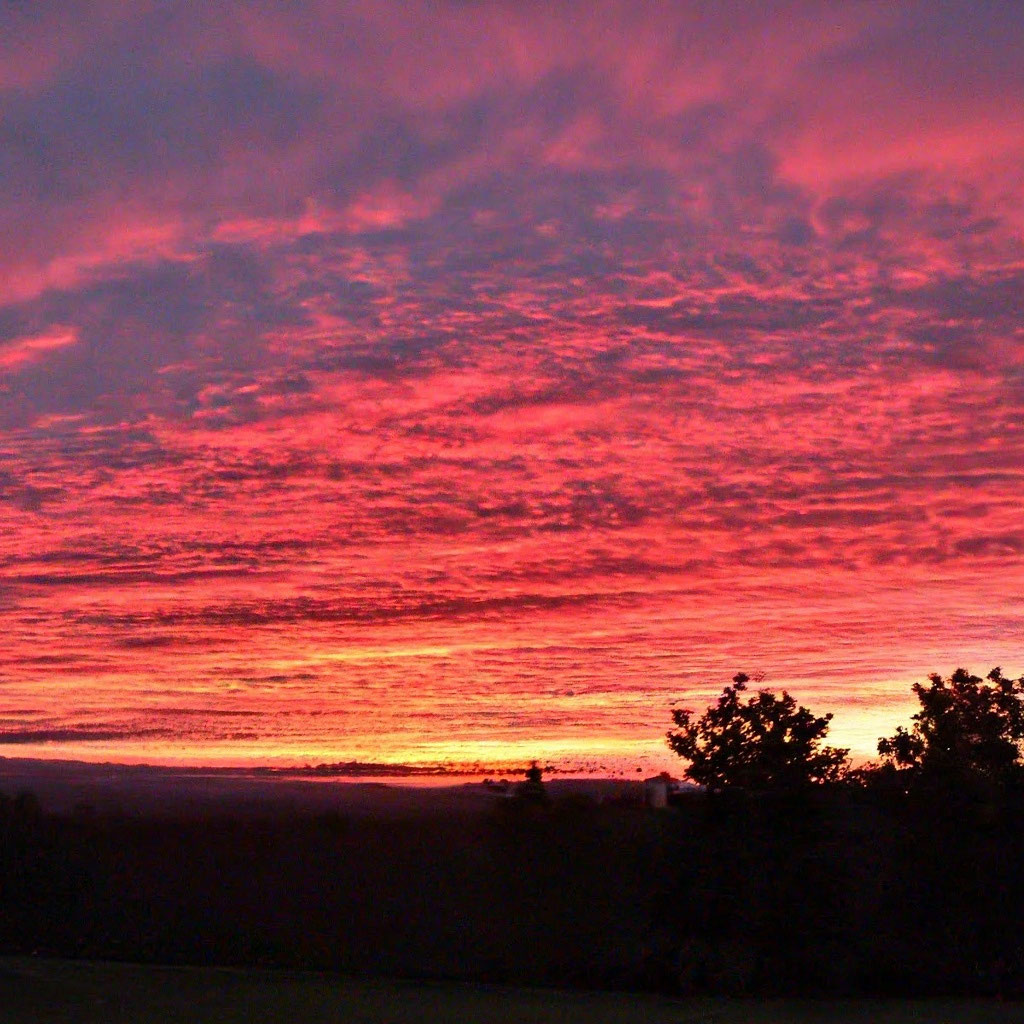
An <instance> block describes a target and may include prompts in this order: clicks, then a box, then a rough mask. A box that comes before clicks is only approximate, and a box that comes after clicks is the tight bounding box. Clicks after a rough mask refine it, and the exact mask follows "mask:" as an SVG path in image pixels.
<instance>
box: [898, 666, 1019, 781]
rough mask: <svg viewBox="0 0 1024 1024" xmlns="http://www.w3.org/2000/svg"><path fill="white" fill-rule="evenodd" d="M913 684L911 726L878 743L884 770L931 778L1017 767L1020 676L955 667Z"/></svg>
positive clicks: (1000, 775) (1005, 772) (998, 773)
mask: <svg viewBox="0 0 1024 1024" xmlns="http://www.w3.org/2000/svg"><path fill="white" fill-rule="evenodd" d="M928 680H929V681H928V683H927V684H925V683H915V684H914V693H915V694H916V695H917V699H918V701H919V703H920V705H921V710H920V711H918V712H917V714H916V715H914V716H913V719H912V721H913V723H914V724H913V726H912V728H911V729H909V730H907V729H904V728H902V727H900V728H898V729H897V730H896V733H895V735H893V736H890V737H885V738H882V739H880V740H879V741H878V753H879V754H881V755H882V758H883V764H884V766H886V767H889V768H896V769H904V770H911V771H914V772H916V773H919V774H924V775H930V776H975V777H983V778H988V779H992V780H1002V779H1006V778H1008V777H1009V776H1010V775H1011V774H1012V773H1014V772H1015V771H1019V770H1020V769H1021V742H1022V741H1024V677H1022V678H1021V679H1008V678H1007V677H1005V676H1004V675H1003V673H1002V670H1001V669H999V668H994V669H992V671H991V672H989V674H988V676H987V677H986V678H985V679H981V678H980V677H978V676H974V675H971V674H970V672H968V671H967V670H966V669H963V668H958V669H957V670H956V671H955V672H954V673H953V674H952V675H951V676H950V677H949V678H948V679H943V678H942V676H940V675H938V674H937V673H933V674H932V675H930V676H929V677H928Z"/></svg>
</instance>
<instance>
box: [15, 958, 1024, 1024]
mask: <svg viewBox="0 0 1024 1024" xmlns="http://www.w3.org/2000/svg"><path fill="white" fill-rule="evenodd" d="M0 1005H2V1006H3V1011H2V1012H3V1020H4V1021H5V1022H6V1024H38V1022H40V1021H46V1022H47V1024H64V1022H67V1024H94V1022H95V1024H144V1022H145V1024H150V1022H153V1021H156V1022H159V1024H179V1022H180V1024H208V1022H209V1024H213V1022H216V1024H235V1022H237V1024H286V1022H287V1024H291V1022H293V1021H301V1022H302V1024H422V1022H424V1021H429V1022H431V1024H537V1022H538V1021H545V1022H550V1024H577V1022H578V1024H804V1022H806V1024H953V1022H956V1024H1017V1022H1019V1021H1020V1019H1021V1018H1020V1011H1021V1007H1020V1006H1014V1005H1008V1004H1000V1003H996V1002H993V1001H991V1000H987V1001H980V1000H918V1001H910V1000H899V1001H894V1000H878V1001H874V1000H870V1001H865V1000H862V1001H852V1000H841V1001H795V1000H755V999H725V998H693V999H678V998H668V997H659V996H654V995H644V994H636V995H634V994H625V993H586V992H564V991H549V990H538V989H532V990H531V989H516V988H503V987H495V986H480V985H476V986H472V985H454V984H436V983H422V982H394V981H376V980H359V979H347V978H338V977H332V976H330V975H319V974H313V973H302V972H284V971H277V972H273V971H258V970H225V969H222V968H221V969H218V968H174V967H170V968H168V967H139V966H131V965H125V964H110V963H85V962H68V961H61V960H39V959H35V958H10V957H8V958H0Z"/></svg>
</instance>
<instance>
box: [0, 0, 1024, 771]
mask: <svg viewBox="0 0 1024 1024" xmlns="http://www.w3.org/2000/svg"><path fill="white" fill-rule="evenodd" d="M102 6H104V5H103V4H101V7H102ZM207 6H208V9H209V10H208V14H206V15H204V18H203V19H201V21H202V23H201V24H200V23H198V22H197V23H194V24H193V23H192V22H191V21H190V20H189V19H186V18H185V17H180V18H179V17H177V16H170V17H166V16H165V14H166V12H164V13H161V9H160V8H159V7H158V6H152V5H150V4H148V3H142V4H138V5H132V7H131V8H130V9H128V8H124V7H123V5H114V6H113V7H111V11H110V17H109V18H107V19H103V18H96V19H90V22H89V25H85V24H84V23H83V24H79V23H78V22H77V21H76V22H74V23H73V24H70V25H69V24H66V23H65V21H64V19H62V18H60V17H57V16H56V15H54V16H51V15H49V14H46V13H45V12H41V13H38V14H37V15H34V16H30V15H29V14H28V13H26V11H24V10H22V9H21V8H19V7H18V5H8V6H7V7H5V8H4V9H3V10H2V11H0V38H3V39H4V40H5V41H6V40H11V42H10V43H7V42H5V46H6V49H5V51H4V53H3V54H0V83H5V84H6V85H7V86H9V87H8V88H7V89H6V91H4V92H3V93H2V94H0V141H2V144H3V159H2V160H0V182H3V183H4V185H5V188H4V190H3V195H2V196H0V223H2V225H3V228H4V231H5V234H6V237H10V238H16V239H18V242H19V244H18V245H17V246H10V247H8V250H7V251H5V252H4V253H2V254H0V269H2V273H0V624H2V626H3V633H2V634H0V754H3V755H6V756H11V757H14V756H31V757H46V758H76V759H79V758H80V759H83V760H92V761H102V760H111V761H126V762H132V761H135V762H137V761H151V762H155V763H166V764H206V765H224V764H241V765H255V764H269V765H299V764H305V763H307V762H311V763H317V762H342V761H350V760H358V761H367V762H374V763H417V764H422V763H431V764H433V763H438V762H449V763H456V762H457V763H470V764H472V763H480V764H484V765H495V766H506V765H512V764H520V763H522V762H524V761H529V760H532V759H534V758H537V759H540V760H546V761H550V762H551V763H554V764H559V765H562V766H566V767H570V766H576V767H580V768H584V769H586V770H596V771H601V770H607V771H616V772H635V771H636V769H637V768H640V769H641V770H643V771H647V770H651V771H654V770H661V769H663V768H668V769H670V770H671V769H673V768H676V763H675V762H674V759H673V758H672V757H671V755H670V754H669V752H668V750H667V747H666V745H665V743H664V733H665V731H666V729H667V728H668V727H669V724H670V709H671V706H672V702H673V701H679V702H681V703H683V704H684V705H685V706H688V707H692V708H695V709H697V710H699V709H701V708H702V707H703V706H704V705H705V704H707V703H709V702H710V701H712V700H713V699H714V698H715V696H716V695H717V693H718V692H719V691H720V690H721V688H722V687H723V686H724V685H725V684H726V683H727V682H728V681H729V679H730V678H731V677H732V675H733V674H734V673H735V672H736V671H740V670H743V671H747V672H749V673H754V672H763V673H764V674H765V681H764V684H763V685H765V686H767V687H769V688H772V689H775V690H781V689H783V688H785V689H788V690H789V691H790V692H792V693H793V694H794V696H796V697H797V698H798V699H799V700H800V701H801V702H802V703H805V704H807V705H808V706H809V707H810V708H811V709H812V710H814V711H816V712H818V713H824V712H826V711H832V712H834V714H835V718H834V721H833V725H832V733H831V741H832V742H835V743H837V744H839V745H844V746H849V747H851V748H852V750H853V753H854V756H855V757H856V758H857V759H858V760H863V759H865V758H868V757H870V756H871V755H872V753H873V751H874V746H875V742H876V740H877V738H878V737H879V736H880V735H883V734H887V733H891V732H892V731H893V729H894V728H895V726H896V725H898V724H902V723H905V722H906V720H907V718H908V716H909V714H911V713H912V711H913V708H912V706H911V697H912V695H911V692H910V686H911V684H912V683H913V682H914V681H917V680H920V679H923V678H924V677H925V675H926V674H927V673H928V672H930V671H939V672H942V673H943V674H948V673H949V672H951V671H952V670H953V669H954V668H956V667H957V666H959V665H963V666H965V667H968V668H970V669H972V670H973V671H976V672H987V671H988V670H989V669H990V668H992V667H993V666H995V665H1001V666H1002V668H1003V669H1004V671H1006V672H1007V673H1009V674H1020V673H1021V672H1024V653H1022V648H1021V638H1022V633H1024V565H1022V557H1024V526H1022V523H1021V515H1020V509H1021V507H1022V504H1024V415H1022V414H1024V237H1022V229H1024V123H1022V121H1021V116H1020V111H1021V110H1024V79H1022V78H1021V74H1020V71H1019V65H1020V62H1019V59H1018V58H1019V52H1020V47H1021V45H1022V44H1024V14H1021V13H1019V12H1016V10H1015V9H1014V8H1013V7H1012V5H1007V6H1005V7H998V6H993V7H992V8H991V9H990V8H988V7H985V8H984V9H979V8H977V6H976V5H972V4H968V3H966V2H964V3H962V4H960V3H952V4H947V5H942V8H941V10H938V9H937V8H936V7H935V6H934V5H929V4H926V3H918V2H905V3H904V2H901V3H898V4H893V5H888V6H887V7H886V8H885V9H884V10H883V9H882V8H867V7H865V8H856V9H854V8H852V7H851V8H850V9H849V10H847V9H846V8H844V9H842V10H841V11H840V10H836V11H830V12H829V13H828V14H827V15H825V14H824V13H823V11H822V8H821V6H820V5H816V4H803V3H794V4H792V5H786V17H785V18H782V16H781V14H779V13H775V14H774V15H773V14H772V13H771V12H766V11H761V10H759V9H751V8H749V5H748V6H742V5H736V7H735V8H730V7H729V5H723V6H722V7H721V8H718V7H716V8H714V9H713V10H708V11H705V12H703V13H701V14H699V15H698V14H697V13H694V12H688V11H687V10H686V9H685V6H680V5H675V4H665V5H661V4H653V5H649V6H644V7H643V8H639V7H638V6H637V5H634V4H629V3H621V4H619V3H608V4H600V5H597V6H596V7H595V8H594V10H593V12H592V17H588V19H587V24H585V25H583V24H580V23H579V19H578V17H574V15H573V11H572V8H571V7H569V6H562V5H560V4H557V3H556V4H550V5H546V6H545V7H544V8H543V9H540V8H531V7H529V6H523V5H515V4H510V5H504V4H497V5H490V4H488V5H462V4H445V3H441V4H430V5H417V4H413V5H411V7H410V8H409V9H408V10H407V11H406V12H405V14H403V15H402V16H398V15H397V14H395V12H394V11H393V10H392V9H391V7H390V6H389V5H387V4H384V3H377V2H369V3H367V4H365V5H361V6H360V14H359V16H358V17H355V16H353V15H352V14H351V12H350V11H349V8H348V5H336V4H332V3H330V2H327V3H311V4H309V5H305V6H304V5H298V6H297V7H294V8H292V7H289V8H288V9H287V10H285V9H281V10H277V9H276V8H275V9H273V10H271V9H267V10H263V9H262V8H258V7H257V8H254V7H252V6H251V5H248V4H238V3H234V2H231V0H216V2H214V3H211V4H209V5H207ZM499 7H500V10H498V9H497V8H499ZM115 8H116V10H115ZM115 15H116V16H115ZM967 19H969V20H970V23H971V32H970V33H969V34H967V35H965V34H964V33H963V32H962V31H961V29H962V27H963V24H965V23H966V20H967ZM44 58H45V59H44ZM29 128H31V131H30V130H29ZM126 197H130V200H127V199H126Z"/></svg>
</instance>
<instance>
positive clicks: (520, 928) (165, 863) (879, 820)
mask: <svg viewBox="0 0 1024 1024" xmlns="http://www.w3.org/2000/svg"><path fill="white" fill-rule="evenodd" d="M513 804H514V802H513ZM1022 814H1024V793H1021V792H1018V791H1016V790H1014V791H1010V790H1005V789H1004V790H1001V791H1000V792H982V791H978V792H969V791H966V790H960V791H957V792H953V793H950V792H946V791H943V792H933V793H929V792H925V791H919V792H914V793H910V794H908V793H906V792H905V791H903V790H901V789H893V790H890V791H885V790H883V789H864V788H851V787H835V788H829V789H823V788H818V789H815V790H813V791H808V792H803V793H799V794H796V793H794V794H784V795H775V796H765V795H757V796H751V795H750V794H737V793H721V794H706V793H695V794H691V795H690V796H688V797H687V798H685V800H684V801H683V803H682V804H681V805H679V806H676V807H674V808H670V809H668V810H667V811H660V812H659V811H654V810H649V809H647V808H644V807H642V806H639V805H636V806H609V805H600V806H597V805H590V804H588V803H587V802H586V801H582V800H576V801H566V802H562V803H559V802H556V803H554V804H553V805H550V806H543V805H539V804H538V805H530V806H514V805H513V806H508V807H496V808H495V811H494V812H493V813H492V814H475V815H465V816H460V817H439V816H436V817H419V818H408V819H404V820H392V821H379V820H372V819H366V818H353V819H345V818H341V817H337V816H333V815H330V816H314V815H293V816H288V817H284V816H278V817H274V818H268V819H266V820H263V821H259V820H252V819H246V818H243V817H238V818H232V817H231V816H227V815H220V816H217V817H209V818H193V819H190V820H172V819H167V820H160V819H158V818H139V817H118V816H102V815H101V816H96V815H93V816H79V817H76V816H73V815H72V816H51V815H45V814H41V813H40V812H39V811H38V809H37V808H36V807H35V806H34V805H33V802H32V801H31V800H27V799H22V800H20V801H15V800H11V799H9V798H6V799H4V800H3V802H2V806H0V819H2V824H0V828H2V835H3V841H2V844H0V877H2V894H0V895H2V900H3V914H2V917H0V951H2V952H8V953H33V952H36V953H40V954H44V955H54V956H68V957H87V958H101V959H123V960H132V961H145V962H159V963H194V964H239V965H241V964H260V965H280V966H287V967H303V968H318V969H331V970H340V971H345V972H352V973H357V974H366V973H371V974H385V975H393V976H405V977H431V978H458V979H470V980H478V981H489V982H512V983H517V984H528V985H559V986H588V987H607V988H644V989H654V990H661V991H675V992H679V991H682V992H728V993H738V992H771V993H794V992H797V993H802V994H831V993H842V994H856V993H865V994H868V993H870V994H910V993H928V994H937V993H947V992H948V993H963V994H969V993H977V994H980V993H999V994H1005V995H1020V994H1024V943H1022V938H1021V933H1020V919H1021V913H1020V911H1021V908H1022V907H1024V876H1022V873H1021V871H1020V865H1021V864H1022V863H1024V830H1022V829H1021V827H1020V823H1021V820H1022V817H1021V816H1022Z"/></svg>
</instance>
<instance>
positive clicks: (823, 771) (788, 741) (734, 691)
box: [667, 672, 849, 789]
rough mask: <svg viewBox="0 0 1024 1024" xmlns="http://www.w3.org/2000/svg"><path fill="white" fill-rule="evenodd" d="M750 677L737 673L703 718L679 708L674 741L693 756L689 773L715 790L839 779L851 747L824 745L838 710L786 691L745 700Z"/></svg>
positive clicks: (673, 745) (687, 756)
mask: <svg viewBox="0 0 1024 1024" xmlns="http://www.w3.org/2000/svg"><path fill="white" fill-rule="evenodd" d="M749 681H750V679H749V676H746V675H744V674H743V673H742V672H741V673H739V674H738V675H736V676H734V677H733V682H732V685H731V686H727V687H726V688H725V689H724V690H723V691H722V695H721V696H720V697H719V698H718V701H717V703H715V704H714V705H712V706H711V707H709V708H708V709H707V711H705V712H704V714H703V715H701V716H700V717H699V718H695V717H694V713H693V712H692V711H684V710H681V709H675V710H673V712H672V720H673V722H674V723H675V725H676V726H677V728H676V729H675V730H671V731H669V733H668V734H667V739H668V744H669V746H670V747H671V748H672V750H673V751H674V752H675V753H676V754H678V755H679V756H680V757H682V758H685V759H686V760H687V761H689V762H690V763H689V766H688V767H687V768H686V772H685V774H686V776H687V778H689V779H691V780H693V781H694V782H697V783H699V784H701V785H704V786H709V787H711V788H714V789H722V788H728V787H742V788H746V789H792V788H797V787H802V786H806V785H809V784H812V783H820V782H831V781H835V780H837V779H839V778H840V777H841V775H842V774H843V772H844V770H845V768H846V765H847V755H848V754H849V751H848V750H845V749H842V748H839V747H829V746H825V745H824V744H823V740H824V738H825V736H826V734H827V733H828V728H829V722H831V720H832V715H831V714H828V715H824V716H822V717H817V716H815V715H813V714H812V713H811V712H810V711H808V710H807V708H805V707H798V706H797V703H796V701H795V700H794V699H793V698H792V697H791V696H790V695H789V694H788V693H787V692H786V691H785V690H783V691H782V696H781V697H776V696H775V694H774V693H772V692H771V691H770V690H758V691H757V692H756V693H755V694H752V695H751V696H749V697H748V698H747V699H746V700H744V699H743V693H744V691H745V690H746V689H747V683H748V682H749Z"/></svg>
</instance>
